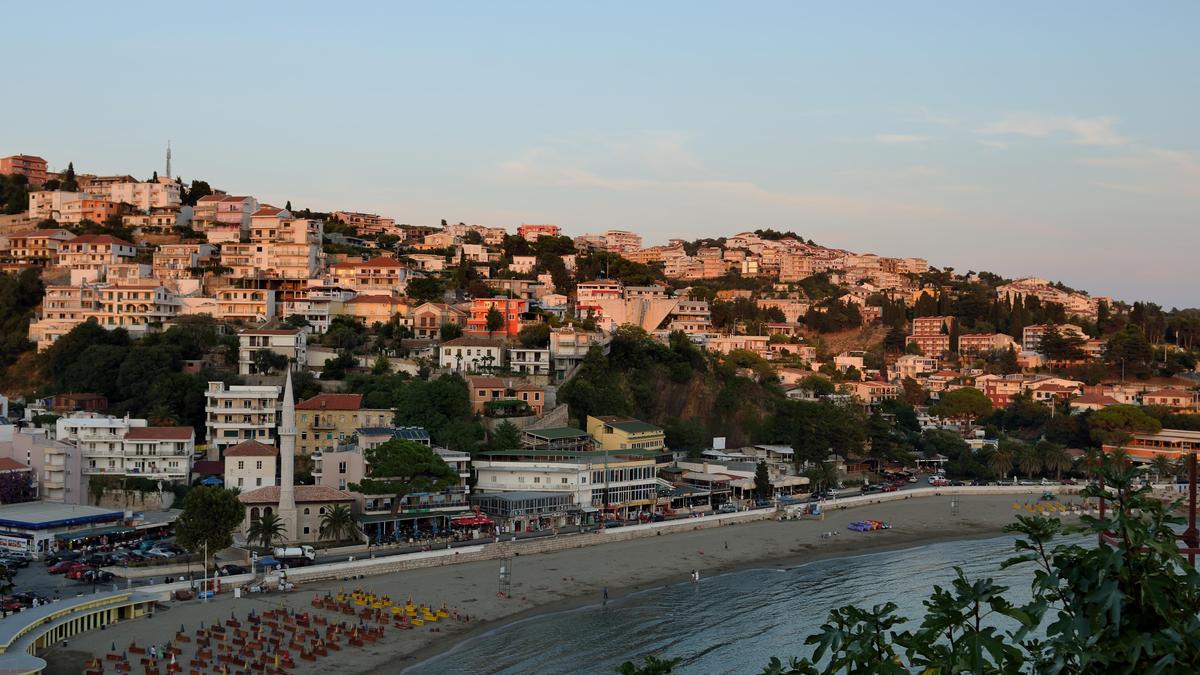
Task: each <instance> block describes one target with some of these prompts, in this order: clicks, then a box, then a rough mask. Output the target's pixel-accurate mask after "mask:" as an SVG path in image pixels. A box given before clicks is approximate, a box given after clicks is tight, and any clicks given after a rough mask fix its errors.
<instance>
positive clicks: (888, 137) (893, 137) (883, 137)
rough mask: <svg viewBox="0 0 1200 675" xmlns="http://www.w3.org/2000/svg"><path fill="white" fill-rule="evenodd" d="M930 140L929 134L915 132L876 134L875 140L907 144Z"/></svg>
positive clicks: (887, 143) (892, 143) (885, 143)
mask: <svg viewBox="0 0 1200 675" xmlns="http://www.w3.org/2000/svg"><path fill="white" fill-rule="evenodd" d="M928 140H929V137H928V136H917V135H913V134H876V135H875V142H876V143H883V144H884V145H907V144H911V143H924V142H926V141H928Z"/></svg>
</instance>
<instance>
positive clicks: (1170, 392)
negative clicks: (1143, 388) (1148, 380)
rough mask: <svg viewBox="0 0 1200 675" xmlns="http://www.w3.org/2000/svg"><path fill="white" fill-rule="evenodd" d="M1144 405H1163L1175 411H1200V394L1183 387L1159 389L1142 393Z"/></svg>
mask: <svg viewBox="0 0 1200 675" xmlns="http://www.w3.org/2000/svg"><path fill="white" fill-rule="evenodd" d="M1142 405H1153V406H1161V407H1163V408H1170V409H1172V410H1175V411H1179V412H1183V411H1200V395H1198V394H1197V393H1196V392H1193V391H1185V390H1183V389H1171V388H1168V389H1158V390H1155V391H1148V392H1146V393H1144V394H1142Z"/></svg>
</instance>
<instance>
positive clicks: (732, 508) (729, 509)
mask: <svg viewBox="0 0 1200 675" xmlns="http://www.w3.org/2000/svg"><path fill="white" fill-rule="evenodd" d="M737 510H738V507H737V504H722V505H720V506H718V507H717V513H737Z"/></svg>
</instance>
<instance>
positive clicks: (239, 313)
mask: <svg viewBox="0 0 1200 675" xmlns="http://www.w3.org/2000/svg"><path fill="white" fill-rule="evenodd" d="M214 296H215V299H216V307H215V310H216V313H215V314H214V316H215V317H216V318H218V319H226V320H231V321H244V322H246V323H262V322H264V321H267V320H269V319H272V318H274V317H275V312H276V304H275V291H273V290H269V289H265V288H219V289H217V291H216V292H215V293H214Z"/></svg>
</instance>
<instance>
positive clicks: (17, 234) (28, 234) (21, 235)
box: [8, 229, 71, 239]
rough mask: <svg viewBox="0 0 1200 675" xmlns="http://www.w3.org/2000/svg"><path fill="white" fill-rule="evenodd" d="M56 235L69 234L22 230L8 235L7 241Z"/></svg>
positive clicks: (65, 232)
mask: <svg viewBox="0 0 1200 675" xmlns="http://www.w3.org/2000/svg"><path fill="white" fill-rule="evenodd" d="M56 234H71V233H70V232H68V231H67V230H58V229H48V230H22V231H20V232H13V233H12V234H10V235H8V238H9V239H28V238H29V237H51V236H54V235H56Z"/></svg>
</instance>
